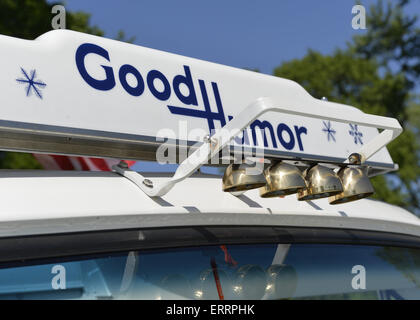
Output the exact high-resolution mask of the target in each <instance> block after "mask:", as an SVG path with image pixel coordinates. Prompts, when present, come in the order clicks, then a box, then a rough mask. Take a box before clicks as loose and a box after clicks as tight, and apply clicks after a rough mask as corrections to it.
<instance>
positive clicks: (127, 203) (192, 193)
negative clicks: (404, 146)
mask: <svg viewBox="0 0 420 320" xmlns="http://www.w3.org/2000/svg"><path fill="white" fill-rule="evenodd" d="M147 176H148V177H153V179H155V180H156V181H159V180H160V179H164V178H167V174H161V173H160V174H152V173H151V174H147ZM0 192H1V195H2V201H1V203H0V237H8V236H20V235H34V234H46V233H48V234H50V233H64V232H65V233H67V232H79V231H93V230H110V229H128V228H152V227H159V228H165V227H175V226H203V225H207V226H218V225H220V226H230V225H232V226H250V225H252V226H294V227H317V228H319V227H325V228H342V229H357V230H372V231H383V232H391V233H399V234H405V235H414V236H420V221H419V219H418V218H417V217H416V216H415V215H413V214H411V213H410V212H408V211H406V210H404V209H401V208H399V207H396V206H392V205H389V204H386V203H383V202H380V201H375V200H368V199H364V200H359V201H355V202H350V203H347V204H342V205H335V206H331V205H329V204H328V201H327V200H326V199H320V200H315V201H298V200H297V199H296V195H290V196H287V197H284V198H261V197H260V196H259V194H258V190H251V191H249V192H247V193H246V194H243V195H241V196H234V195H232V194H230V193H226V192H223V191H222V189H221V179H220V177H219V176H216V175H215V176H213V175H206V174H195V175H193V176H191V177H189V178H187V179H185V180H184V181H182V182H180V183H179V184H177V185H176V186H175V187H174V188H173V189H172V191H171V192H170V193H168V194H167V195H165V196H162V197H154V198H151V197H149V196H147V195H146V194H145V193H144V192H143V191H141V189H140V188H139V187H138V186H136V185H135V184H134V183H133V182H131V181H130V180H128V179H126V178H124V177H122V176H120V175H118V174H116V173H113V172H72V171H42V170H39V171H29V170H19V171H10V170H1V171H0Z"/></svg>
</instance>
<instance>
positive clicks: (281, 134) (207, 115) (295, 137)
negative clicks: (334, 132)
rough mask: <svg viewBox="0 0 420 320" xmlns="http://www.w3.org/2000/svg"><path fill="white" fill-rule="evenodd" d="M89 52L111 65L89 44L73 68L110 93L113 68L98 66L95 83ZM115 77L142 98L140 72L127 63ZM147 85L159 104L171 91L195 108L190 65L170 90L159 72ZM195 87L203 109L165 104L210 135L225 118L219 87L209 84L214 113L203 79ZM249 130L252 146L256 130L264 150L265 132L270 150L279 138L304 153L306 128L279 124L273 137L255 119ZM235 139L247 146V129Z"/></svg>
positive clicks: (152, 73)
mask: <svg viewBox="0 0 420 320" xmlns="http://www.w3.org/2000/svg"><path fill="white" fill-rule="evenodd" d="M90 53H93V54H96V55H99V56H101V57H102V58H104V59H106V60H107V61H108V62H111V60H110V57H109V54H108V51H107V50H105V49H104V48H102V47H100V46H98V45H95V44H92V43H85V44H82V45H80V46H79V48H77V50H76V66H77V69H78V70H79V73H80V75H81V76H82V78H83V79H84V80H85V81H86V83H87V84H89V85H90V86H91V87H93V88H95V89H97V90H103V91H106V90H111V89H112V88H114V87H115V84H116V83H115V76H114V71H113V68H112V67H111V66H106V65H101V67H102V68H103V69H104V71H105V79H103V80H98V79H95V78H93V77H92V76H91V75H89V73H88V72H87V70H86V66H85V57H86V56H87V55H88V54H90ZM128 74H131V75H132V76H133V77H134V78H135V79H136V81H137V84H136V85H135V86H131V85H130V84H129V83H128V82H127V75H128ZM118 77H119V80H120V83H121V85H122V87H123V88H124V90H125V91H126V92H127V93H128V94H130V95H132V96H135V97H138V96H141V95H142V94H143V92H144V90H145V87H146V86H145V81H144V80H143V77H142V75H141V74H140V72H139V71H138V70H137V69H136V68H135V67H133V66H132V65H129V64H124V65H122V66H121V67H120V69H119V72H118ZM156 81H160V82H161V83H162V84H163V89H161V90H158V89H157V88H156V86H155V82H156ZM146 83H147V86H148V88H149V90H150V92H151V93H152V95H153V96H154V97H155V98H156V99H159V100H161V101H166V100H168V99H169V98H170V96H171V90H172V89H173V91H174V92H175V95H176V96H177V98H178V100H179V101H180V102H181V103H183V104H184V105H193V106H198V100H197V95H196V91H195V86H194V82H193V78H192V74H191V70H190V67H189V66H186V65H184V74H178V75H176V76H175V77H174V78H173V80H172V88H171V84H170V82H169V81H168V79H167V78H166V76H165V75H164V74H163V73H162V72H160V71H159V70H151V71H149V73H148V74H147V77H146ZM181 85H185V86H186V87H187V88H188V94H183V93H182V92H181V89H180V87H181ZM198 85H199V88H200V92H201V97H202V101H203V105H204V110H198V109H196V108H188V107H181V106H174V105H168V106H167V107H168V109H169V111H170V112H171V113H172V114H177V115H183V116H188V117H194V118H202V119H206V120H207V124H208V127H209V132H210V134H213V133H214V130H215V121H219V122H220V126H221V127H223V126H225V125H226V117H225V113H224V110H223V105H222V100H221V98H220V93H219V88H218V86H217V83H215V82H211V88H212V90H213V97H214V101H215V103H216V107H217V111H212V109H211V107H210V99H209V96H208V93H207V88H206V84H205V82H204V80H201V79H198ZM231 119H232V116H228V120H229V121H230V120H231ZM257 128H258V129H257ZM250 129H251V134H252V140H253V144H254V146H257V145H258V139H257V134H256V130H260V131H261V133H262V136H263V139H264V141H263V143H264V147H271V146H269V142H268V139H267V135H266V133H267V130H268V132H269V135H270V138H271V144H272V147H273V148H276V149H277V148H278V144H277V139H278V141H279V142H280V144H281V145H282V146H283V147H284V148H285V149H287V150H292V149H293V148H294V147H295V145H296V143H295V142H296V141H297V145H298V146H299V150H300V151H303V150H304V148H303V142H302V134H305V135H306V134H308V131H307V129H306V128H305V127H299V126H296V125H295V126H294V132H293V131H292V129H290V127H289V126H288V125H286V124H285V123H280V124H279V125H278V126H277V135H276V132H275V130H274V127H273V125H272V124H271V123H270V122H269V121H267V120H264V121H260V120H255V121H254V122H252V123H251V125H250ZM234 139H235V142H236V143H237V144H240V145H244V144H246V145H250V139H249V137H248V130H243V132H242V135H241V136H240V135H238V136H237V137H235V138H234Z"/></svg>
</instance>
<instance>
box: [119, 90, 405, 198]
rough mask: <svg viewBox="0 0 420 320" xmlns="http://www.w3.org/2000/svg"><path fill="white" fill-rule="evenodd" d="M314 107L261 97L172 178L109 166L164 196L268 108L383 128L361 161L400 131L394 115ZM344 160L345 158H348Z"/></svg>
mask: <svg viewBox="0 0 420 320" xmlns="http://www.w3.org/2000/svg"><path fill="white" fill-rule="evenodd" d="M317 109H318V110H314V106H313V105H310V104H307V105H303V106H298V107H296V106H293V107H287V106H282V103H280V102H278V101H276V100H274V99H271V98H266V97H261V98H258V99H256V100H255V101H254V102H252V103H251V104H250V105H248V106H247V107H246V108H245V109H244V110H243V111H241V112H240V113H239V114H238V115H236V116H235V117H234V118H233V119H232V120H231V121H230V122H228V123H227V124H226V125H225V126H224V127H223V128H222V129H224V130H219V131H217V132H216V133H215V134H214V135H212V136H211V137H210V138H209V139H207V141H206V142H204V143H203V144H202V145H201V146H200V147H199V148H198V149H197V150H196V151H194V152H193V153H192V154H191V155H190V156H189V157H188V158H186V159H185V160H184V161H183V162H182V163H181V164H180V165H179V167H178V169H177V170H176V171H175V174H174V175H173V177H172V178H168V179H166V180H163V181H159V182H157V181H153V180H150V179H146V178H145V177H143V176H142V175H141V174H140V173H138V172H136V171H132V170H130V169H129V168H128V167H126V166H124V165H116V166H113V167H112V168H113V170H114V171H115V172H117V173H118V174H120V175H122V176H124V177H126V178H127V179H129V180H131V181H132V182H133V183H135V184H136V185H137V186H138V187H139V188H140V189H141V190H143V192H144V193H146V194H147V195H148V196H150V197H159V196H163V195H165V194H167V193H168V192H169V191H170V190H171V189H172V188H173V187H174V186H175V185H176V184H177V183H178V182H180V181H182V180H184V179H186V178H188V177H189V176H190V175H192V174H193V173H194V172H195V171H196V170H197V169H199V168H200V167H201V166H202V165H205V164H206V163H207V162H208V160H209V159H210V158H211V157H212V156H214V155H215V154H216V153H218V152H219V151H220V150H222V149H223V148H224V147H225V146H227V145H228V144H229V143H230V141H231V140H232V139H233V138H234V137H236V136H237V135H238V134H240V133H241V132H242V131H243V130H244V129H245V128H246V127H248V126H249V125H250V124H251V123H252V122H253V121H254V120H256V119H257V118H258V117H259V116H261V115H262V114H264V113H266V112H269V111H275V112H280V113H286V114H291V115H298V116H305V117H312V118H319V119H323V120H330V121H337V122H344V123H354V124H358V125H361V126H365V127H375V128H380V129H383V131H382V132H381V133H380V134H378V135H377V136H376V137H375V138H373V139H372V140H371V141H370V142H369V143H367V144H365V145H364V146H363V147H362V148H360V149H359V150H358V151H357V153H358V154H360V156H361V162H362V163H363V162H365V161H366V160H367V159H369V158H370V157H371V156H373V155H374V154H375V153H376V152H378V151H379V150H381V149H382V148H383V147H385V146H386V145H387V144H388V143H389V142H391V141H392V140H394V139H395V138H396V137H398V136H399V135H400V133H401V132H402V128H401V126H400V124H399V123H398V121H397V120H396V119H394V118H388V117H382V116H376V115H371V114H365V113H362V112H360V113H359V112H357V113H356V112H355V113H348V114H347V115H346V118H343V111H342V110H339V109H338V108H337V107H333V106H330V105H328V104H326V105H325V106H323V107H322V108H317ZM345 162H348V160H346V161H345Z"/></svg>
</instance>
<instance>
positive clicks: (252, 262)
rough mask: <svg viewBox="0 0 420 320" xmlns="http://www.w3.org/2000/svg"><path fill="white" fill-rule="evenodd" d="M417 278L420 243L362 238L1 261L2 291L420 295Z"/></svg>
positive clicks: (104, 295)
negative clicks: (361, 281)
mask: <svg viewBox="0 0 420 320" xmlns="http://www.w3.org/2000/svg"><path fill="white" fill-rule="evenodd" d="M282 247H285V248H287V250H286V251H285V252H284V254H283V255H280V256H281V257H282V258H281V261H278V259H277V258H275V257H278V256H279V254H278V248H282ZM276 252H277V253H276ZM57 265H60V266H62V267H63V268H55V269H54V266H57ZM355 265H362V266H364V267H365V269H366V289H364V290H356V289H354V288H353V287H352V279H353V277H354V276H355V275H354V274H352V273H351V270H352V267H353V266H355ZM53 270H65V274H64V275H63V274H58V273H57V272H56V273H54V272H53ZM419 285H420V251H419V250H416V249H409V248H397V247H379V246H363V245H332V244H291V245H290V247H289V246H284V244H282V245H277V244H262V245H228V246H206V247H194V248H183V249H167V250H162V249H160V250H147V251H136V252H134V251H131V252H127V253H118V254H109V255H103V256H94V257H89V256H86V257H82V258H80V257H79V258H77V259H76V258H74V259H71V258H66V259H64V260H63V259H55V260H50V261H45V262H43V263H40V262H33V263H31V262H25V263H14V264H2V265H0V298H2V299H197V300H205V299H420V286H419ZM57 286H61V287H60V288H58V289H57Z"/></svg>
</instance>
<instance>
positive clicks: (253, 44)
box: [66, 0, 420, 74]
mask: <svg viewBox="0 0 420 320" xmlns="http://www.w3.org/2000/svg"><path fill="white" fill-rule="evenodd" d="M373 3H376V0H369V1H368V0H364V1H361V4H362V5H364V6H365V7H366V8H368V7H369V6H370V5H371V4H373ZM354 4H355V1H354V0H340V1H337V0H318V1H313V0H261V1H255V0H229V1H226V0H225V1H222V0H208V1H203V0H200V1H197V0H176V1H172V0H166V1H163V0H153V1H150V0H149V1H143V0H141V1H140V0H137V1H129V0H119V1H111V0H89V1H85V0H67V1H66V8H67V9H68V10H71V11H76V10H83V11H86V12H89V13H91V14H92V18H91V22H92V24H96V25H97V26H99V27H100V28H101V29H103V30H104V31H105V33H106V37H110V38H114V37H115V36H116V34H117V32H118V30H123V31H124V32H125V33H126V35H127V36H128V37H129V36H135V37H136V41H135V44H138V45H142V46H146V47H150V48H154V49H159V50H164V51H168V52H173V53H178V54H181V55H185V56H190V57H194V58H198V59H203V60H208V61H212V62H217V63H221V64H225V65H230V66H234V67H239V68H257V69H260V71H261V72H264V73H269V74H271V73H272V71H273V69H274V68H275V67H276V66H278V65H280V64H281V63H282V62H284V61H288V60H291V59H294V58H301V57H303V56H304V55H305V53H306V52H307V50H308V49H309V48H311V49H315V50H318V51H320V52H322V53H326V54H327V53H331V52H332V51H333V50H334V49H335V48H337V47H344V46H345V45H346V42H347V41H349V40H350V39H351V37H352V36H353V35H355V34H357V33H360V32H363V31H361V30H354V29H352V27H351V20H352V17H353V15H352V13H351V9H352V7H353V5H354ZM408 10H409V11H410V12H413V13H420V1H419V0H412V3H411V4H410V5H409V8H408ZM367 27H368V28H369V26H367Z"/></svg>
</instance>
